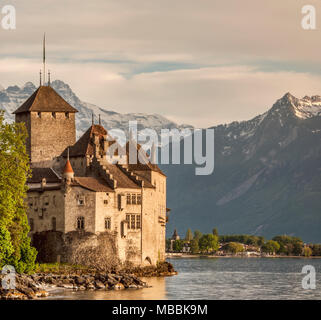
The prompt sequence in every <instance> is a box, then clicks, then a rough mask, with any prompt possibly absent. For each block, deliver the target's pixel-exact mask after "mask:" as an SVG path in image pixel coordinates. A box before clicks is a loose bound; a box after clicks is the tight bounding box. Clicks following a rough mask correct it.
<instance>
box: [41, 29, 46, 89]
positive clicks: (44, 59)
mask: <svg viewBox="0 0 321 320" xmlns="http://www.w3.org/2000/svg"><path fill="white" fill-rule="evenodd" d="M42 62H43V84H45V83H46V33H44V34H43V50H42Z"/></svg>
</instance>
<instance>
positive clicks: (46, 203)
mask: <svg viewBox="0 0 321 320" xmlns="http://www.w3.org/2000/svg"><path fill="white" fill-rule="evenodd" d="M43 203H44V205H45V206H48V205H49V197H44V199H43Z"/></svg>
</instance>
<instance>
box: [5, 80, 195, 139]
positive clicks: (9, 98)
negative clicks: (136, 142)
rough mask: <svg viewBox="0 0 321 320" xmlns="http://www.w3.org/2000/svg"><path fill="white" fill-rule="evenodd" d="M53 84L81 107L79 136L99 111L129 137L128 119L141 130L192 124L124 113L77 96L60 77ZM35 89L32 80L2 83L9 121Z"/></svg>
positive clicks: (107, 124) (109, 126)
mask: <svg viewBox="0 0 321 320" xmlns="http://www.w3.org/2000/svg"><path fill="white" fill-rule="evenodd" d="M50 85H51V87H53V88H54V89H55V90H56V91H57V92H58V93H59V95H60V96H62V97H63V98H64V99H65V100H66V101H67V102H68V103H69V104H71V105H72V106H73V107H75V108H76V109H77V110H78V113H76V127H77V138H79V137H80V136H81V135H82V134H83V133H84V132H85V131H86V130H87V129H88V128H89V127H90V126H91V122H92V114H94V121H95V123H98V116H99V115H100V117H101V124H102V125H103V126H104V127H105V128H106V129H109V130H110V129H121V130H123V131H125V133H126V135H127V137H128V131H129V127H128V122H129V121H137V123H138V126H137V128H138V130H142V129H149V128H150V129H154V130H156V131H157V132H158V133H159V132H160V130H161V129H173V128H177V129H179V130H181V129H183V128H189V129H192V128H193V127H192V126H191V125H187V124H185V125H184V124H183V125H178V124H176V123H175V122H173V121H171V120H168V119H167V118H165V117H164V116H162V115H160V114H145V113H126V114H122V113H118V112H115V111H111V110H107V109H106V108H102V107H98V106H96V105H94V104H91V103H87V102H84V101H82V100H80V99H79V98H78V97H77V96H76V94H75V93H74V92H73V91H72V89H71V88H70V86H69V85H68V84H66V83H64V82H63V81H61V80H55V81H53V82H51V84H50ZM36 89H37V88H36V87H35V85H34V84H33V83H32V82H27V83H26V84H25V85H24V86H22V87H19V86H17V85H14V86H9V87H8V88H6V89H5V88H3V87H1V86H0V109H3V110H4V111H5V118H6V119H7V120H9V121H13V120H14V115H13V114H12V112H13V111H14V110H16V109H17V108H18V107H19V106H20V105H22V103H23V102H24V101H25V100H27V98H29V96H30V95H31V94H32V93H33V92H34V91H35V90H36ZM120 142H121V141H120Z"/></svg>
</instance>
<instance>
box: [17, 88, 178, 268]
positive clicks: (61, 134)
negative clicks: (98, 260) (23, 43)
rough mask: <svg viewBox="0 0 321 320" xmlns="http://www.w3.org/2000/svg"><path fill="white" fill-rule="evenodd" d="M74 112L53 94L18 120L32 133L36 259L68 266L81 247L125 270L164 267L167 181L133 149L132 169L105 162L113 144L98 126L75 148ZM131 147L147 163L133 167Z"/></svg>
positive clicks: (39, 96) (45, 92)
mask: <svg viewBox="0 0 321 320" xmlns="http://www.w3.org/2000/svg"><path fill="white" fill-rule="evenodd" d="M76 112H77V110H76V109H75V108H73V107H72V106H70V105H69V104H68V103H67V102H66V101H65V100H64V99H63V98H62V97H60V96H59V95H58V94H57V92H56V91H55V90H54V89H53V88H51V87H50V86H40V87H39V88H38V89H37V90H36V91H35V92H34V93H33V94H32V95H31V97H30V98H29V99H28V100H27V101H26V102H25V103H24V104H23V105H22V106H21V107H20V108H18V109H17V110H16V111H15V112H14V114H15V118H16V122H22V123H24V124H25V126H26V128H27V131H28V138H27V141H26V148H27V152H28V154H29V157H30V161H31V167H32V177H31V178H30V179H28V181H27V184H28V199H27V203H28V219H29V224H30V228H31V231H30V235H31V238H32V243H33V245H34V246H35V247H36V248H37V250H38V252H39V254H38V258H39V259H40V260H41V261H44V262H54V261H57V260H58V261H61V262H69V261H71V259H72V257H73V256H74V253H75V251H77V250H78V249H79V248H80V247H84V248H87V247H88V246H93V247H97V246H99V245H103V246H105V247H106V253H107V252H109V254H111V255H114V256H116V257H118V258H119V260H120V261H122V262H132V263H133V264H135V265H144V264H152V265H155V264H156V263H157V262H158V261H163V260H164V259H165V228H166V176H165V175H164V174H163V172H162V171H161V170H160V169H159V167H158V166H157V165H155V164H151V163H150V162H149V160H148V157H147V156H146V154H145V153H144V152H143V151H142V149H141V148H140V146H139V145H136V144H135V142H133V141H129V142H127V145H126V155H127V162H126V163H125V164H122V165H120V164H110V163H109V162H108V161H107V159H106V154H107V150H108V148H109V147H110V145H111V144H112V143H115V140H112V139H107V137H108V131H107V130H106V129H105V128H104V127H103V126H101V125H100V124H94V123H93V124H92V126H91V127H90V128H88V130H87V131H86V132H85V133H84V134H83V136H82V137H80V139H79V140H78V141H76V126H75V114H76ZM131 147H133V148H136V150H137V154H138V153H141V154H142V155H143V156H144V157H145V159H146V161H145V162H144V163H139V162H138V164H129V161H128V158H129V155H128V150H129V148H131ZM114 157H115V159H117V154H115V155H114ZM176 238H177V239H179V237H178V235H177V233H176ZM106 239H107V242H106ZM104 241H105V242H104Z"/></svg>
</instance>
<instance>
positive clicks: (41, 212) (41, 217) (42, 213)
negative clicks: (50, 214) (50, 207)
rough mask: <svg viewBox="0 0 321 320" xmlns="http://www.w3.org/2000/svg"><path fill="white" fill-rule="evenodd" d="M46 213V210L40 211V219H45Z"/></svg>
mask: <svg viewBox="0 0 321 320" xmlns="http://www.w3.org/2000/svg"><path fill="white" fill-rule="evenodd" d="M45 212H46V208H41V210H39V218H40V219H43V216H44V213H45Z"/></svg>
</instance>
